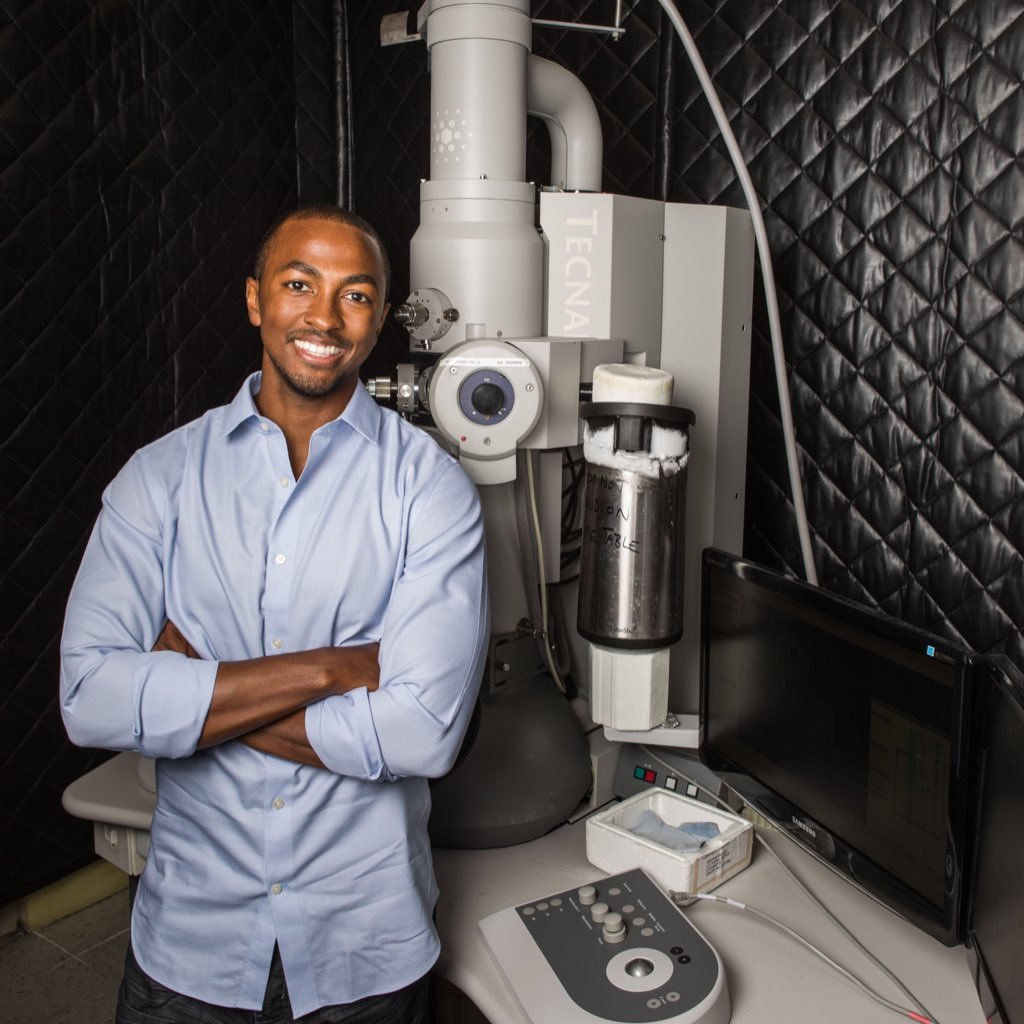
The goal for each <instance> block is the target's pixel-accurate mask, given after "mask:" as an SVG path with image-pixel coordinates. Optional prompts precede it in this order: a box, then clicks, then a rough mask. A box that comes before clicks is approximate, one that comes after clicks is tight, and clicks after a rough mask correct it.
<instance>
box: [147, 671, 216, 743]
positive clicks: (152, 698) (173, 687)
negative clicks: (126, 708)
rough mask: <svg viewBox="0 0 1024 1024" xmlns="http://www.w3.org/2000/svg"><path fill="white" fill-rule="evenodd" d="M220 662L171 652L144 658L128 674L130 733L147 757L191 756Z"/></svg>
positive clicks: (201, 727) (208, 704) (207, 707)
mask: <svg viewBox="0 0 1024 1024" xmlns="http://www.w3.org/2000/svg"><path fill="white" fill-rule="evenodd" d="M218 667H219V662H216V661H204V660H201V659H199V658H186V657H185V656H184V655H183V654H175V653H172V652H170V651H161V652H154V653H149V654H143V655H141V656H139V658H138V664H137V665H136V667H135V670H134V671H133V673H132V680H131V690H132V706H133V709H134V711H133V719H132V732H133V734H134V736H135V740H136V744H137V747H138V750H139V752H140V753H142V754H144V755H145V756H146V757H188V756H189V755H190V754H193V753H195V750H196V747H197V746H198V744H199V737H200V735H201V734H202V731H203V726H204V725H205V723H206V716H207V714H208V713H209V711H210V702H211V701H212V700H213V686H214V683H215V682H216V679H217V669H218Z"/></svg>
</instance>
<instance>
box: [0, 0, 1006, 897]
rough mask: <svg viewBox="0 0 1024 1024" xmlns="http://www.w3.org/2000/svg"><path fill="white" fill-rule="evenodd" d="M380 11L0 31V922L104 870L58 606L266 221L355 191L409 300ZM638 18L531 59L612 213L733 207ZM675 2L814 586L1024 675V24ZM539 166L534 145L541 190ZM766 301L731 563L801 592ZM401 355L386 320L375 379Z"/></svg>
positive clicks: (218, 369) (555, 33)
mask: <svg viewBox="0 0 1024 1024" xmlns="http://www.w3.org/2000/svg"><path fill="white" fill-rule="evenodd" d="M405 6H408V7H413V6H418V3H415V4H413V3H410V4H407V5H405ZM401 7H402V5H401V4H400V3H397V2H392V0H386V2H385V0H366V2H364V3H360V4H348V3H346V0H295V2H294V3H293V2H288V0H262V2H260V0H257V2H254V3H249V4H245V5H238V4H228V3H226V2H221V0H215V2H211V3H199V2H198V0H186V2H173V3H172V2H171V0H26V2H24V3H22V4H20V5H18V6H17V10H16V13H15V14H14V15H7V16H6V20H5V21H4V22H3V23H0V75H2V76H3V81H4V84H5V85H6V86H7V89H6V97H5V99H4V102H3V107H2V110H0V145H2V147H3V148H2V152H3V156H2V162H0V167H2V173H3V179H2V187H0V211H2V216H3V227H4V231H3V239H4V240H3V242H2V243H0V245H2V250H0V251H2V253H3V256H2V260H3V269H4V272H5V273H4V278H5V281H7V282H10V287H8V288H6V289H4V290H3V292H2V294H0V330H2V331H3V338H4V342H5V344H4V347H3V357H2V359H3V362H2V370H0V409H2V411H3V413H2V414H3V416H4V417H5V429H4V432H3V441H2V449H0V452H2V455H0V457H2V459H3V468H4V470H5V473H4V480H5V481H6V486H5V488H4V490H3V497H2V501H3V504H2V509H0V516H2V524H0V537H2V539H3V543H4V553H5V554H6V558H5V559H3V567H2V568H0V586H2V603H0V608H2V614H3V626H2V638H0V644H2V647H0V665H2V670H0V741H2V742H0V792H2V793H3V794H4V796H5V801H4V810H3V812H2V816H0V829H2V830H3V833H4V834H5V835H7V836H15V837H17V842H9V843H8V844H6V845H5V848H4V850H3V852H2V853H0V904H2V903H3V902H5V901H6V900H8V899H11V898H13V897H15V896H17V895H20V894H21V893H24V892H27V891H30V890H31V889H33V888H35V887H36V886H38V885H40V884H43V883H45V882H47V881H49V880H51V879H52V878H54V877H57V876H58V875H59V874H61V873H63V872H64V871H66V870H68V869H69V868H71V867H73V866H76V865H77V864H78V863H81V862H83V861H85V860H87V859H88V858H89V857H90V856H91V835H90V833H89V829H88V827H87V826H85V825H83V824H80V823H76V822H74V821H73V820H72V819H70V818H68V817H67V816H66V815H65V814H64V813H63V811H62V810H61V809H60V806H59V798H60V793H61V791H62V790H63V788H64V786H65V785H66V784H67V782H69V781H70V780H71V779H73V778H74V777H76V776H77V775H78V774H80V773H81V772H82V771H84V770H85V769H86V768H87V767H88V766H90V765H91V764H94V763H96V761H97V760H98V758H100V757H102V756H103V755H101V754H95V753H90V752H84V751H78V750H75V749H74V748H72V747H70V746H69V745H68V744H67V742H66V740H65V739H64V736H63V730H62V728H61V725H60V722H59V718H58V716H57V713H56V706H55V703H54V692H55V687H56V677H57V675H56V672H57V670H56V643H57V639H58V636H59V632H60V626H61V620H62V615H63V605H64V600H65V598H66V594H67V590H68V587H69V586H70V582H71V578H72V576H73V573H74V570H75V567H76V565H77V561H78V557H79V555H80V552H81V547H82V545H83V543H84V539H85V537H86V535H87V532H88V529H89V527H90V526H91V523H92V520H93V518H94V516H95V514H96V511H97V509H98V502H99V494H100V492H101V490H102V488H103V486H104V485H105V484H106V482H107V481H108V480H109V479H110V477H111V476H112V475H113V473H114V472H116V470H117V468H119V466H120V465H121V464H122V463H123V461H124V460H125V458H127V456H128V454H129V453H130V452H131V451H132V450H133V449H134V448H136V447H137V446H138V445H140V444H143V443H145V442H146V441H148V440H151V439H152V438H154V437H156V436H157V435H159V434H160V433H163V432H164V431H165V430H166V429H168V428H170V427H172V426H174V425H175V424H177V423H180V422H184V421H185V420H187V419H188V418H190V417H192V416H194V415H195V414H197V413H198V412H200V411H201V410H203V409H205V408H207V407H209V406H210V405H213V404H216V403H219V402H221V401H223V400H224V399H225V398H226V397H227V396H228V395H229V394H230V393H231V392H232V391H233V390H234V388H235V387H236V386H237V384H238V382H239V381H240V380H241V377H242V376H243V375H244V373H246V372H247V371H248V370H249V369H251V368H252V367H253V366H254V365H255V364H256V359H257V352H256V343H255V338H254V335H253V334H252V333H251V331H250V329H249V328H248V326H247V325H246V323H245V319H244V315H243V311H242V306H241V289H242V281H243V279H244V276H245V274H246V270H247V267H248V263H249V261H250V259H251V255H252V249H253V248H254V246H255V243H256V240H257V238H258V236H259V234H260V233H261V231H262V229H263V227H264V226H265V225H266V223H267V222H268V221H269V220H270V219H271V217H273V216H274V215H275V214H276V213H277V212H278V211H279V210H282V209H284V208H286V207H287V206H289V205H291V204H293V203H294V202H295V201H296V200H297V199H298V200H301V201H304V202H305V201H310V202H320V201H331V200H334V199H335V198H340V199H341V200H342V201H343V202H344V203H345V204H346V205H351V206H353V207H354V208H355V209H357V210H358V211H359V212H360V213H363V214H364V215H366V216H368V217H369V218H370V219H371V220H373V221H374V222H375V223H376V224H377V225H378V226H379V227H380V228H381V230H382V233H383V235H384V238H385V240H386V241H387V243H388V246H389V250H390V253H391V256H392V260H393V263H394V267H395V277H396V281H395V286H394V289H393V295H392V297H393V298H397V297H401V296H402V295H404V294H405V289H406V288H407V283H408V280H407V279H408V242H409V238H410V237H411V235H412V233H413V231H414V230H415V228H416V225H417V223H418V211H417V199H418V184H419V180H420V178H421V177H422V176H423V175H424V174H426V173H427V167H428V158H427V153H428V140H427V127H426V126H427V107H428V95H429V92H428V79H427V71H426V65H427V62H426V54H425V50H424V47H423V46H422V44H415V43H414V44H409V45H406V46H400V47H392V48H387V49H382V48H380V46H379V42H378V30H379V23H380V18H381V16H382V15H383V14H386V13H391V12H392V11H393V10H395V9H396V8H399V9H400V8H401ZM625 7H626V22H625V25H626V30H627V32H626V35H625V37H624V38H623V39H622V40H621V41H619V42H618V43H614V44H613V43H611V42H609V41H608V39H607V38H606V37H602V36H597V35H590V34H584V33H575V32H564V31H560V30H553V29H538V30H537V31H536V32H535V39H534V47H535V50H536V52H538V53H540V54H541V55H542V56H546V57H549V58H551V59H554V60H557V61H559V62H560V63H563V64H565V65H566V66H568V67H569V68H571V69H572V70H573V71H575V72H576V73H577V74H578V75H579V76H580V77H581V79H582V80H583V81H584V83H585V84H586V85H587V86H588V88H589V89H590V90H591V92H592V94H593V95H594V97H595V100H596V101H597V104H598V107H599V111H600V115H601V119H602V124H603V127H604V132H605V151H606V161H605V166H606V173H605V187H606V188H607V189H609V190H612V191H618V192H623V193H628V194H633V195H639V196H650V197H657V198H662V199H671V200H678V201H686V202H727V203H733V204H736V205H742V198H741V194H740V191H739V188H738V185H737V183H736V179H735V175H734V173H733V171H732V168H731V167H730V165H729V162H728V159H727V157H726V155H725V148H724V145H723V143H722V141H721V138H720V137H719V134H718V131H717V129H716V128H715V126H714V125H713V123H712V120H711V116H710V113H709V111H708V108H707V106H706V104H705V102H704V100H703V98H702V96H701V95H700V93H699V91H698V88H697V86H696V83H695V79H694V76H693V74H692V72H691V70H690V68H689V66H688V64H687V62H686V60H685V58H684V57H683V56H682V53H681V49H680V47H679V46H678V45H677V44H676V43H675V42H674V41H673V38H672V35H671V32H670V31H669V29H668V26H667V22H666V21H665V19H664V16H663V15H662V13H661V11H660V8H659V7H658V6H657V4H656V3H655V2H654V0H635V2H631V3H627V4H626V5H625ZM680 8H681V10H682V12H683V14H684V16H685V17H686V18H687V20H688V22H689V23H690V25H691V28H692V29H693V31H694V34H695V35H696V37H697V42H698V45H699V47H700V49H701V51H702V53H703V54H704V57H705V60H706V62H707V63H708V66H709V68H710V70H711V72H712V75H713V77H714V78H715V81H716V83H717V85H718V88H719V91H720V92H721V94H722V97H723V101H724V103H725V106H726V109H727V111H728V113H729V117H730V120H731V122H732V124H733V126H734V129H735V130H736V133H737V135H738V137H739V141H740V145H741V147H742V149H743V151H744V153H745V155H746V157H747V159H748V161H749V162H750V165H751V171H752V175H753V178H754V183H755V185H756V187H757V189H758V190H759V192H760V194H761V195H762V197H763V198H764V200H765V203H766V219H767V224H768V231H769V235H770V238H771V244H772V249H773V252H774V257H775V263H776V273H777V277H778V283H779V290H780V299H781V303H782V312H783V323H784V328H785V332H786V350H787V360H788V363H789V367H790V380H791V385H792V388H793V396H794V414H795V417H796V423H797V434H798V441H799V443H800V448H801V464H802V466H803V471H804V475H805V478H806V483H805V489H806V493H807V496H808V507H809V512H810V517H811V527H812V531H813V534H814V549H815V557H816V561H817V565H818V569H819V572H820V574H821V576H822V582H823V584H824V585H825V586H827V587H830V588H832V589H835V590H838V591H840V592H843V593H846V594H850V595H852V596H854V597H856V598H858V599H860V600H862V601H864V602H866V603H868V604H874V605H878V606H881V607H882V608H884V609H885V610H887V611H889V612H891V613H893V614H896V615H899V616H901V617H903V618H906V619H908V620H910V621H914V622H918V623H921V624H923V625H925V626H927V627H929V628H931V629H934V630H936V631H938V632H942V633H947V634H949V635H953V636H958V637H960V638H961V639H963V640H964V641H965V642H967V643H968V644H970V645H972V646H974V647H976V648H977V649H979V650H998V649H1004V650H1006V651H1007V652H1008V653H1009V654H1010V655H1011V656H1012V657H1013V658H1014V659H1015V660H1016V661H1017V662H1018V663H1024V640H1022V633H1021V624H1022V621H1024V561H1022V554H1021V553H1022V551H1024V525H1022V512H1024V505H1022V501H1021V490H1022V483H1021V474H1022V464H1024V452H1022V444H1024V426H1022V419H1021V416H1022V402H1024V379H1022V366H1024V362H1022V357H1024V331H1022V327H1021V324H1022V320H1024V309H1022V300H1021V275H1022V273H1024V271H1022V267H1024V263H1022V261H1021V258H1020V247H1021V241H1022V240H1021V216H1020V210H1021V204H1020V200H1019V196H1020V195H1021V194H1022V188H1021V181H1020V176H1021V166H1020V165H1021V148H1022V146H1021V142H1022V131H1024V129H1022V127H1021V126H1022V124H1024V118H1022V116H1021V114H1022V110H1021V107H1022V90H1021V78H1022V74H1024V31H1022V26H1024V21H1022V13H1024V0H959V2H958V0H943V2H941V3H940V2H925V0H858V2H856V3H854V2H851V0H758V2H756V3H755V2H751V0H681V2H680ZM613 9H614V3H613V2H612V0H590V2H586V0H574V2H569V0H535V3H534V14H535V16H537V17H546V18H552V19H565V20H582V21H588V22H597V23H607V22H608V20H609V19H610V17H611V16H612V12H613ZM346 54H350V58H349V57H347V56H346ZM545 150H546V132H545V131H544V130H543V129H542V128H536V129H534V130H532V131H531V151H530V154H529V167H530V175H531V176H532V177H533V178H535V179H536V180H537V181H538V182H543V180H544V175H545V172H546V152H545ZM755 305H756V307H757V309H758V314H757V318H756V319H757V323H756V325H755V326H756V327H757V330H756V332H755V339H754V359H753V368H752V373H751V399H750V423H751V431H750V442H749V453H748V454H749V468H748V487H747V497H748V500H747V530H746V540H745V548H746V553H747V554H749V555H752V556H753V557H756V558H758V559H759V560H761V561H764V562H767V563H768V564H772V565H777V566H780V567H784V568H788V569H791V570H794V571H799V569H800V559H799V553H798V550H797V545H796V540H795V530H794V527H793V517H792V506H791V504H790V500H789V486H788V481H787V479H786V474H785V467H784V464H783V460H782V458H781V454H780V452H781V448H780V444H781V431H780V428H779V425H778V409H777V401H776V399H775V396H774V382H773V372H772V368H771V364H770V355H769V348H768V342H767V336H766V335H767V332H766V326H765V320H764V313H763V309H764V307H763V301H762V300H761V298H760V282H758V283H757V284H756V285H755ZM406 351H407V346H406V341H405V335H404V332H403V331H401V330H399V329H397V328H395V327H393V326H390V325H389V327H388V328H387V329H386V333H385V337H384V340H383V341H382V343H381V345H380V346H379V349H378V352H377V353H376V354H375V356H374V357H373V359H372V361H371V362H370V363H369V364H368V366H367V370H368V371H369V372H383V371H384V370H386V369H388V368H389V367H390V366H392V365H393V364H394V363H395V362H396V361H398V360H399V359H400V358H402V357H403V356H404V355H405V353H406Z"/></svg>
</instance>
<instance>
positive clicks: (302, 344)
mask: <svg viewBox="0 0 1024 1024" xmlns="http://www.w3.org/2000/svg"><path fill="white" fill-rule="evenodd" d="M314 339H315V340H314ZM288 340H289V341H291V343H292V344H293V345H294V346H295V347H296V348H297V349H298V350H299V352H300V353H301V354H302V355H303V356H304V357H308V358H310V359H314V360H317V361H319V360H331V359H336V358H337V357H338V356H340V355H343V354H344V353H345V352H347V351H348V350H349V349H350V348H351V347H352V346H351V345H349V344H348V343H347V342H345V341H337V340H335V339H333V338H325V337H323V336H322V335H319V336H317V335H314V337H310V336H309V335H308V334H301V335H297V336H295V335H293V336H292V337H290V338H289V339H288Z"/></svg>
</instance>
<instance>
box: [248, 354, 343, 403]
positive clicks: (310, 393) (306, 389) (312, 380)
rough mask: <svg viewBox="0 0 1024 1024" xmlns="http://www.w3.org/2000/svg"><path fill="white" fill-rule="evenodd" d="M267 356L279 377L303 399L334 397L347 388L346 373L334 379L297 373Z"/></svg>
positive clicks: (272, 357) (270, 355)
mask: <svg viewBox="0 0 1024 1024" xmlns="http://www.w3.org/2000/svg"><path fill="white" fill-rule="evenodd" d="M267 356H268V358H269V359H270V362H271V363H272V364H273V366H274V369H275V370H277V375H278V377H280V378H281V380H282V381H283V382H284V383H285V384H286V385H287V386H288V388H289V389H290V390H291V391H293V392H294V393H295V394H297V395H301V396H302V397H303V398H323V397H324V396H325V395H333V394H334V393H335V392H337V391H340V390H341V389H342V388H343V387H344V386H345V383H346V379H347V374H345V373H339V374H338V375H337V376H334V377H324V376H316V375H314V374H305V373H297V372H295V371H293V370H289V369H288V368H287V367H285V366H283V365H282V364H281V362H280V361H279V360H278V359H277V358H276V357H275V356H273V355H272V354H271V353H269V352H267Z"/></svg>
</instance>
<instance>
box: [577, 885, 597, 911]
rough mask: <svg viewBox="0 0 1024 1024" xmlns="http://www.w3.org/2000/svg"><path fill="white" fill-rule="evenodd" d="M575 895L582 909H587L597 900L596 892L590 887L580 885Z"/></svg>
mask: <svg viewBox="0 0 1024 1024" xmlns="http://www.w3.org/2000/svg"><path fill="white" fill-rule="evenodd" d="M576 895H577V896H578V897H579V899H580V903H581V904H582V905H583V906H584V907H589V906H590V904H591V903H593V902H594V901H595V900H596V899H597V890H596V889H595V888H594V887H593V886H592V885H581V886H580V887H579V890H578V891H577V893H576Z"/></svg>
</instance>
